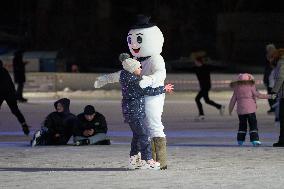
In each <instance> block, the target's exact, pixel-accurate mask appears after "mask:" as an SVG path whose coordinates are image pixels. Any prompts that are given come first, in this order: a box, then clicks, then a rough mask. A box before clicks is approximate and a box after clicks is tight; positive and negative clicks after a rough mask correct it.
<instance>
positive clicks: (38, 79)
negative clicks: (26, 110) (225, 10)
mask: <svg viewBox="0 0 284 189" xmlns="http://www.w3.org/2000/svg"><path fill="white" fill-rule="evenodd" d="M100 75H103V73H101V74H100V73H43V72H31V73H27V74H26V76H27V82H26V84H25V88H24V90H25V92H53V91H62V90H64V89H65V90H66V89H67V88H68V89H70V90H73V91H76V90H82V91H87V90H88V91H89V90H98V89H95V88H94V87H93V85H94V81H95V80H96V78H97V77H98V76H100ZM236 76H237V74H212V75H211V80H212V90H213V91H222V90H231V89H230V87H229V84H230V82H231V81H232V79H234V78H235V77H236ZM254 77H255V80H256V85H257V88H258V89H264V88H265V87H264V85H263V82H262V78H263V76H262V75H261V74H255V75H254ZM165 83H172V84H174V85H175V87H174V88H175V91H197V90H198V89H199V84H198V81H197V78H196V76H195V74H193V73H188V74H167V79H166V82H165ZM101 89H103V90H112V89H117V90H119V89H120V85H119V83H115V84H108V85H106V86H104V87H102V88H101Z"/></svg>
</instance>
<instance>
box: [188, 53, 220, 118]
mask: <svg viewBox="0 0 284 189" xmlns="http://www.w3.org/2000/svg"><path fill="white" fill-rule="evenodd" d="M194 64H195V67H194V68H193V71H194V72H195V74H196V77H197V79H198V82H199V87H200V90H199V92H198V94H197V95H196V97H195V102H196V105H197V108H198V112H199V115H198V116H197V117H196V118H195V120H196V121H199V120H204V119H205V116H204V111H203V107H202V104H201V102H200V100H201V98H203V99H204V101H205V103H207V104H209V105H211V106H213V107H215V108H217V109H218V110H219V112H220V114H221V115H223V114H224V111H225V106H224V105H221V104H218V103H216V102H214V101H213V100H211V99H209V91H210V89H211V77H210V72H211V66H209V65H206V64H205V63H204V60H203V57H202V56H196V57H194Z"/></svg>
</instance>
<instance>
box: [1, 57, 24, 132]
mask: <svg viewBox="0 0 284 189" xmlns="http://www.w3.org/2000/svg"><path fill="white" fill-rule="evenodd" d="M0 87H1V90H0V108H1V105H2V103H3V102H4V100H5V101H6V103H7V105H8V106H9V108H10V110H11V112H12V113H13V114H14V115H15V116H16V117H17V119H18V121H19V123H20V124H21V126H22V129H23V132H24V134H25V135H29V133H30V130H29V126H28V125H27V123H26V120H25V117H24V116H23V114H22V113H21V111H20V110H19V107H18V104H17V99H16V91H15V86H14V83H13V81H12V78H11V76H10V74H9V72H8V71H7V70H6V69H5V68H4V67H3V62H2V61H1V60H0Z"/></svg>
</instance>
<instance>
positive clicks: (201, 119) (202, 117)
mask: <svg viewBox="0 0 284 189" xmlns="http://www.w3.org/2000/svg"><path fill="white" fill-rule="evenodd" d="M203 120H205V116H204V115H199V116H196V117H195V118H194V121H203Z"/></svg>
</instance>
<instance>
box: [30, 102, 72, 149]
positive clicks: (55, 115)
mask: <svg viewBox="0 0 284 189" xmlns="http://www.w3.org/2000/svg"><path fill="white" fill-rule="evenodd" d="M69 106H70V100H69V99H67V98H62V99H59V100H58V101H56V102H55V103H54V107H55V110H56V111H54V112H52V113H50V114H49V115H48V116H47V117H46V118H45V121H44V123H43V127H42V128H41V130H39V131H36V132H35V134H34V137H33V140H32V141H31V145H32V146H36V145H65V144H67V143H68V141H69V139H70V137H71V136H72V134H73V129H74V127H75V126H76V124H77V123H78V121H77V118H76V116H75V115H73V114H72V113H70V111H69Z"/></svg>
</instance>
